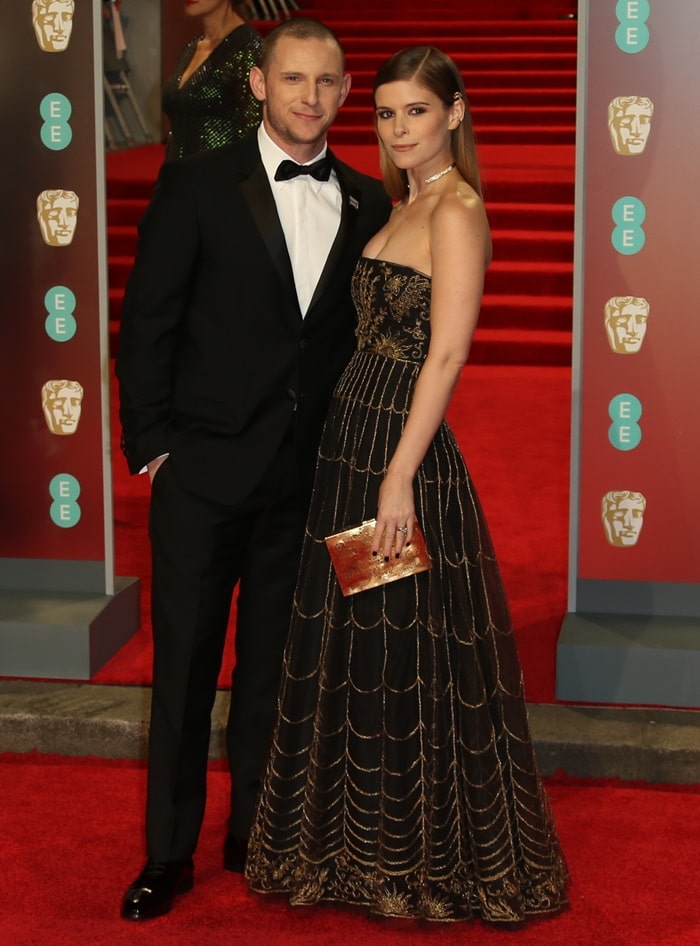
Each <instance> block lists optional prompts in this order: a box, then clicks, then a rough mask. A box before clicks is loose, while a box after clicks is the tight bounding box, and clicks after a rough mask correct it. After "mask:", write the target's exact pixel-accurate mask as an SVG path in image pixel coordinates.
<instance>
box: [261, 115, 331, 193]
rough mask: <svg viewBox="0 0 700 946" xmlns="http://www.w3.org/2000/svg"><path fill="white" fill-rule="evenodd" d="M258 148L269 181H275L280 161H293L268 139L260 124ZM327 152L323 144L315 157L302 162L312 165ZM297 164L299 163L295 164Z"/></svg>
mask: <svg viewBox="0 0 700 946" xmlns="http://www.w3.org/2000/svg"><path fill="white" fill-rule="evenodd" d="M258 147H259V148H260V157H261V158H262V163H263V167H264V168H265V171H266V172H267V176H268V178H269V179H270V180H271V181H274V180H275V172H276V171H277V168H278V167H279V166H280V163H281V162H282V161H295V160H296V159H295V158H293V157H292V156H291V155H290V154H287V152H286V151H283V150H282V148H280V146H279V145H278V144H275V142H274V141H273V140H272V138H270V136H269V135H268V133H267V130H266V129H265V125H264V124H263V123H262V122H260V125H259V127H258ZM327 151H328V145H327V143H325V142H324V145H323V148H321V150H320V151H319V153H318V154H317V155H315V156H314V157H313V158H312V159H311V160H310V161H304V162H303V163H304V164H313V162H314V161H318V159H319V158H322V157H323V156H324V155H325V153H326V152H327ZM296 163H297V164H299V162H298V161H297V162H296ZM276 183H278V184H288V183H289V181H277V182H276ZM314 183H316V184H321V183H323V182H321V181H314Z"/></svg>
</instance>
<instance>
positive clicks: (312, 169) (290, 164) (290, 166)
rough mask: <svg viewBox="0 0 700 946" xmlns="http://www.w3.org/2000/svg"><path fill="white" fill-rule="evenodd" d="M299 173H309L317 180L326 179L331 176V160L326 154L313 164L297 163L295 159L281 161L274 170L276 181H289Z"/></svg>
mask: <svg viewBox="0 0 700 946" xmlns="http://www.w3.org/2000/svg"><path fill="white" fill-rule="evenodd" d="M301 174H310V175H311V177H315V178H316V180H317V181H327V180H328V178H329V177H330V176H331V160H330V158H329V156H328V155H327V154H326V155H324V156H323V157H322V158H319V159H318V161H314V163H313V164H297V163H296V161H283V162H282V163H281V164H280V166H279V167H278V168H277V170H276V171H275V180H276V181H291V180H292V178H293V177H299V176H300V175H301Z"/></svg>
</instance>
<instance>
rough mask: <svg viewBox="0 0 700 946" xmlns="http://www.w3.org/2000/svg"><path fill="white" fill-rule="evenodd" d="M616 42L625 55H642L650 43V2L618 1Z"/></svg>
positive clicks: (636, 0)
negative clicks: (648, 24)
mask: <svg viewBox="0 0 700 946" xmlns="http://www.w3.org/2000/svg"><path fill="white" fill-rule="evenodd" d="M615 13H616V14H617V21H618V23H619V26H618V27H617V29H616V30H615V42H616V43H617V47H618V49H621V50H622V52H623V53H640V52H641V51H642V50H643V49H646V47H647V45H648V43H649V27H648V26H647V24H646V21H647V20H648V19H649V13H650V9H649V0H617V4H616V5H615Z"/></svg>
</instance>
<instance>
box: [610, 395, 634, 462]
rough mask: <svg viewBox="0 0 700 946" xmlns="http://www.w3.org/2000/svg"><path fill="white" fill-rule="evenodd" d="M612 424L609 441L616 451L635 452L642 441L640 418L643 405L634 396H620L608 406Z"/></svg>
mask: <svg viewBox="0 0 700 946" xmlns="http://www.w3.org/2000/svg"><path fill="white" fill-rule="evenodd" d="M608 414H609V415H610V420H611V421H612V424H611V425H610V427H609V428H608V440H609V441H610V443H611V444H612V445H613V447H615V449H616V450H634V448H635V447H638V446H639V442H640V441H641V439H642V429H641V427H640V426H639V423H638V421H639V418H640V417H641V416H642V405H641V402H640V401H639V399H638V398H636V397H635V396H634V394H618V395H617V397H614V398H613V399H612V401H611V402H610V404H609V405H608Z"/></svg>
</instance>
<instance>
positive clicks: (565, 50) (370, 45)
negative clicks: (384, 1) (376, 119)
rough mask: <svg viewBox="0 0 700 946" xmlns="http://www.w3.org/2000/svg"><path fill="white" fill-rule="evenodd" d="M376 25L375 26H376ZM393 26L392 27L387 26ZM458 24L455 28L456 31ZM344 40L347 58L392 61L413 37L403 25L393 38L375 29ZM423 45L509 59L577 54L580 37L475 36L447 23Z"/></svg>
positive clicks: (430, 30)
mask: <svg viewBox="0 0 700 946" xmlns="http://www.w3.org/2000/svg"><path fill="white" fill-rule="evenodd" d="M375 25H376V24H372V27H374V26H375ZM387 25H388V26H391V24H387ZM453 25H454V28H452V27H453ZM339 35H340V39H341V42H342V44H343V49H344V50H345V55H346V56H348V57H350V56H352V55H354V54H355V53H357V52H359V53H365V54H366V53H374V52H380V53H381V54H382V55H384V56H385V57H387V58H388V56H391V55H392V53H394V52H395V51H396V50H397V49H401V47H402V45H405V46H409V45H411V43H412V41H413V38H412V36H411V34H410V33H407V32H405V31H404V30H403V29H402V26H401V24H400V23H399V24H396V25H395V26H394V32H393V35H392V34H391V33H389V34H388V35H387V34H385V35H382V33H381V32H377V31H375V30H374V29H372V31H371V35H366V34H365V33H363V34H362V35H359V34H357V33H341V34H339ZM420 45H421V46H423V45H425V46H439V47H440V48H442V49H443V50H444V52H446V53H447V54H448V55H449V56H455V55H458V54H459V53H464V54H468V55H470V56H472V55H482V56H483V55H488V56H493V55H495V56H496V57H497V58H498V57H505V56H511V55H516V56H529V57H534V56H535V55H538V56H550V55H552V56H562V55H568V56H572V55H574V56H575V55H576V36H575V35H573V36H522V35H517V34H512V35H508V34H504V35H502V36H483V35H481V34H479V35H474V31H473V30H472V29H471V28H470V26H469V24H467V25H466V27H460V24H458V23H457V24H451V23H445V24H444V25H443V26H442V27H439V26H437V27H436V25H435V24H428V25H427V27H426V29H425V30H424V31H423V33H422V35H421V37H420Z"/></svg>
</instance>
